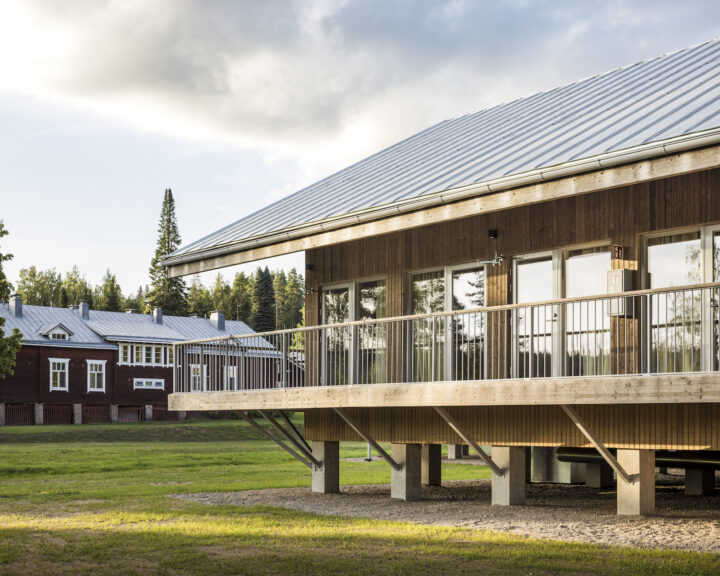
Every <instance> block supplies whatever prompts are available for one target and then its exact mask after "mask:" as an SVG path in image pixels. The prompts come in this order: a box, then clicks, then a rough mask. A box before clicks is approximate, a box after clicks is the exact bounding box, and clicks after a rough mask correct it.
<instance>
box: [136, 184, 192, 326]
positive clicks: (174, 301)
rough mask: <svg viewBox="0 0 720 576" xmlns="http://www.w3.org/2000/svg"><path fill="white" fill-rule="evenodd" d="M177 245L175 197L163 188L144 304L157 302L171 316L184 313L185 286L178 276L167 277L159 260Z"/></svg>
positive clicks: (153, 305)
mask: <svg viewBox="0 0 720 576" xmlns="http://www.w3.org/2000/svg"><path fill="white" fill-rule="evenodd" d="M179 246H180V232H179V231H178V226H177V220H176V217H175V200H174V199H173V195H172V190H170V189H169V188H167V189H166V190H165V195H164V197H163V203H162V210H161V212H160V224H159V225H158V243H157V248H156V249H155V256H153V259H152V262H151V263H150V281H151V287H150V291H149V292H148V293H146V297H147V303H148V306H150V307H151V308H154V307H156V306H157V307H159V308H162V310H163V312H164V313H165V314H169V315H174V316H183V315H185V314H187V310H188V305H187V286H186V284H185V281H184V280H183V279H182V278H171V277H170V273H169V271H168V269H167V268H165V267H164V266H163V265H162V261H163V260H164V259H165V257H166V256H167V255H168V254H170V253H171V252H174V251H175V250H176V249H177V248H178V247H179Z"/></svg>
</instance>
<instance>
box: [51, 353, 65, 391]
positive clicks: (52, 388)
mask: <svg viewBox="0 0 720 576" xmlns="http://www.w3.org/2000/svg"><path fill="white" fill-rule="evenodd" d="M48 360H49V361H50V392H67V391H68V390H70V359H69V358H48ZM53 362H57V363H60V364H63V365H64V368H63V369H62V370H55V369H54V368H53ZM62 373H64V374H65V386H64V387H62V388H60V387H53V375H54V374H62Z"/></svg>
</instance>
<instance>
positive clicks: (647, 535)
mask: <svg viewBox="0 0 720 576" xmlns="http://www.w3.org/2000/svg"><path fill="white" fill-rule="evenodd" d="M177 497H178V498H183V499H189V500H194V501H198V502H202V503H206V504H211V505H212V504H217V505H237V506H254V505H269V506H279V507H283V508H289V509H292V510H300V511H305V512H312V513H315V514H323V515H334V516H346V517H360V518H374V519H378V520H394V521H403V522H414V523H417V524H430V525H444V526H461V527H467V528H474V529H478V530H494V531H499V532H507V533H512V534H518V535H523V536H530V537H533V538H545V539H551V540H565V541H578V542H586V543H591V544H602V545H613V546H631V547H637V548H661V549H675V550H692V551H698V552H712V553H720V491H718V490H716V494H715V495H714V496H702V497H700V496H698V497H688V496H685V495H684V494H683V486H682V485H681V484H679V483H678V481H677V480H676V479H675V480H674V479H672V478H667V479H663V478H662V477H659V478H658V484H657V487H656V512H655V514H654V515H653V516H648V517H621V516H617V515H616V513H615V511H616V493H615V490H614V489H611V490H602V489H594V488H588V487H586V486H584V485H572V486H569V485H559V484H532V485H530V486H529V487H528V491H527V505H526V506H513V507H502V506H491V505H490V481H489V480H477V481H461V482H445V483H444V484H443V486H442V487H432V486H425V487H423V493H422V498H423V499H422V501H420V502H403V501H398V500H393V499H391V498H390V487H389V486H388V485H379V486H342V487H341V493H340V494H313V493H312V492H311V491H310V489H309V488H290V489H275V490H252V491H246V492H227V493H212V494H184V495H179V496H177Z"/></svg>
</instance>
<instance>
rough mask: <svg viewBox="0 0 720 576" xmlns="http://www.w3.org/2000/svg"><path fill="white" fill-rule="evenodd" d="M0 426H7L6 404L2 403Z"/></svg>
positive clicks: (0, 404) (0, 405) (0, 403)
mask: <svg viewBox="0 0 720 576" xmlns="http://www.w3.org/2000/svg"><path fill="white" fill-rule="evenodd" d="M0 426H5V402H0Z"/></svg>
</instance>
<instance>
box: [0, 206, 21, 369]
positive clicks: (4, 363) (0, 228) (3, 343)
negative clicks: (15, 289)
mask: <svg viewBox="0 0 720 576" xmlns="http://www.w3.org/2000/svg"><path fill="white" fill-rule="evenodd" d="M7 234H8V232H7V230H5V225H4V224H3V221H2V220H0V239H1V238H4V237H5V236H7ZM12 257H13V255H12V254H3V253H2V252H0V301H2V300H5V301H7V300H9V298H10V291H11V288H12V286H11V285H10V283H9V282H8V281H7V278H6V277H5V273H4V272H3V266H2V263H3V262H7V261H8V260H10V259H11V258H12ZM4 327H5V318H0V380H1V379H3V378H5V377H6V376H10V375H12V374H13V373H14V371H13V369H14V368H15V356H16V355H17V353H18V350H20V346H21V345H22V335H21V334H20V332H19V331H18V330H17V329H15V330H13V333H12V334H10V335H9V336H5V330H3V328H4Z"/></svg>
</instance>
